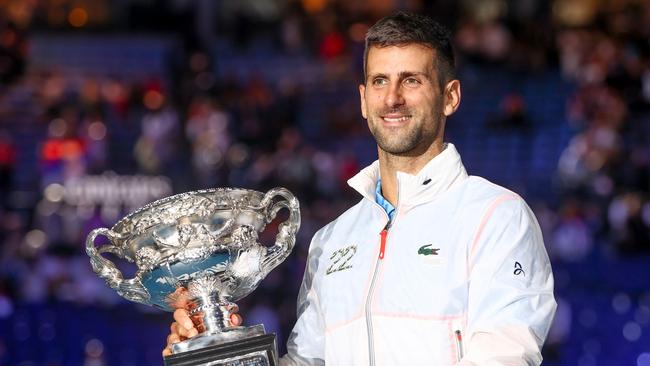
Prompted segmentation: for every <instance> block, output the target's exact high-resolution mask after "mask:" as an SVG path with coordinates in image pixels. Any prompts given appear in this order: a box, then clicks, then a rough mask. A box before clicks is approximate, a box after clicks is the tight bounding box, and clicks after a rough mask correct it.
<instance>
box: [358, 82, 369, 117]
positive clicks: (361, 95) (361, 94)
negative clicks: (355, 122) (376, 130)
mask: <svg viewBox="0 0 650 366" xmlns="http://www.w3.org/2000/svg"><path fill="white" fill-rule="evenodd" d="M365 96H366V86H365V85H363V84H359V98H360V99H361V115H362V116H363V118H365V119H368V112H367V111H366V98H365Z"/></svg>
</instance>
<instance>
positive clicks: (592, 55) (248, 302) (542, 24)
mask: <svg viewBox="0 0 650 366" xmlns="http://www.w3.org/2000/svg"><path fill="white" fill-rule="evenodd" d="M399 9H405V10H411V11H416V12H421V13H425V14H429V15H431V16H433V17H434V18H435V19H437V20H439V21H440V22H442V23H444V24H446V25H447V26H449V27H450V28H451V29H452V30H453V32H454V39H455V44H456V47H457V53H458V69H459V77H460V79H461V82H462V88H463V89H462V91H463V99H462V103H461V107H460V110H459V111H458V112H457V113H456V114H455V115H454V116H453V117H452V118H450V120H449V121H448V124H447V136H448V141H451V142H453V143H454V144H456V146H457V148H458V150H459V151H460V153H461V155H462V156H463V159H464V162H465V164H466V166H467V169H468V171H469V172H470V174H474V175H481V176H484V177H486V178H488V179H490V180H492V181H494V182H496V183H499V184H502V185H504V186H506V187H508V188H510V189H512V190H514V191H516V192H518V193H519V194H521V195H522V196H523V197H524V198H525V199H526V200H527V202H528V203H529V204H530V205H531V207H532V208H533V209H534V211H535V213H536V215H537V217H538V220H539V222H540V225H541V227H542V230H543V233H544V238H545V243H546V245H547V249H548V252H549V255H550V257H551V260H552V263H553V267H554V273H555V279H556V296H557V300H558V303H559V307H558V312H557V315H556V319H555V323H554V326H553V328H552V330H551V333H550V335H549V339H548V341H547V344H546V347H545V349H544V357H545V361H544V365H580V366H593V365H617V366H618V365H637V366H648V365H650V327H649V324H650V270H649V269H648V265H649V264H650V260H649V259H650V239H649V237H650V235H649V227H650V201H649V197H648V188H649V187H650V176H649V170H648V163H649V161H650V144H648V138H649V137H650V109H649V102H650V41H649V40H650V3H648V2H647V1H633V0H629V1H613V0H611V1H605V0H601V1H598V0H562V1H560V0H556V1H546V0H519V1H516V0H511V1H506V0H475V1H470V0H463V1H452V0H441V1H432V2H427V1H418V0H401V1H400V0H372V1H333V0H302V1H291V0H285V1H281V0H257V1H253V0H246V1H236V0H221V1H211V0H167V1H153V0H121V1H108V0H93V1H90V0H85V1H84V0H78V1H73V0H28V1H25V0H20V1H19V0H14V1H11V0H0V203H1V205H0V365H20V366H28V365H29V366H36V365H48V366H54V365H88V366H92V365H160V364H161V363H162V361H161V356H160V352H161V350H162V348H163V346H164V343H165V337H166V335H167V334H168V326H169V324H170V322H171V314H168V313H162V312H160V311H157V310H155V309H153V308H150V307H145V306H140V305H135V304H132V303H128V302H127V301H125V300H123V299H121V298H120V297H118V296H117V295H116V294H115V293H114V292H113V291H112V290H110V289H109V288H108V287H107V286H106V285H105V284H104V283H103V282H102V281H101V280H100V279H99V278H97V276H96V275H95V274H94V273H93V272H92V270H91V268H90V266H89V262H88V258H87V256H86V255H85V254H84V242H85V237H86V235H87V233H88V232H89V231H90V230H92V229H93V228H96V227H101V226H112V225H113V224H114V223H115V222H116V221H117V220H118V219H119V218H120V217H122V216H123V215H125V214H126V213H128V212H129V211H131V210H133V209H135V208H137V207H139V206H141V205H142V204H144V203H146V202H149V201H152V200H155V199H157V198H160V197H163V196H167V195H170V194H172V193H179V192H183V191H187V190H193V189H199V188H208V187H223V186H234V187H246V188H251V189H257V190H263V191H265V190H267V189H269V188H271V187H274V186H285V187H287V188H289V189H290V190H291V191H293V192H294V193H295V194H296V195H297V196H298V198H299V199H300V202H301V206H302V216H303V224H302V228H301V230H300V233H299V237H298V241H297V244H296V248H295V250H294V253H293V254H292V255H291V257H290V258H289V259H288V260H287V261H286V262H285V263H283V264H282V265H281V266H280V267H278V268H277V269H276V270H275V271H273V272H272V273H271V274H270V275H269V276H268V277H267V278H266V279H265V280H264V282H263V284H262V286H261V287H260V288H259V289H258V290H256V291H255V292H254V293H253V294H252V295H250V296H249V297H247V298H246V299H244V300H242V301H241V302H240V306H241V311H242V313H243V314H244V315H245V318H246V322H247V323H249V324H256V323H260V322H263V323H264V324H265V325H266V327H267V329H269V330H271V331H275V332H277V334H278V336H279V344H280V346H281V348H284V343H285V341H286V337H287V335H288V334H289V331H290V329H291V327H292V325H293V322H294V321H295V299H296V294H297V289H298V286H299V283H300V280H301V278H302V273H303V269H304V263H305V258H306V252H307V246H308V244H309V240H310V238H311V235H312V234H313V233H314V232H315V231H316V230H317V229H318V228H320V227H321V226H323V225H324V224H326V223H327V222H328V221H329V220H331V219H332V218H334V217H336V215H337V214H339V213H341V212H342V211H343V210H345V209H346V208H347V207H349V206H350V205H352V204H353V203H355V202H356V201H357V200H358V199H359V197H358V195H357V194H355V193H354V192H353V191H352V190H351V189H350V188H349V187H347V185H346V180H347V179H348V178H350V177H351V176H352V175H353V174H354V173H356V172H357V171H358V170H359V169H360V168H361V167H363V166H365V165H366V164H368V163H370V162H372V160H374V159H375V157H376V151H375V145H374V142H373V140H372V138H371V136H370V135H369V133H368V132H367V128H366V126H365V122H364V121H363V119H362V118H361V116H360V113H359V105H358V104H359V102H358V98H359V97H358V92H357V84H358V82H359V80H360V78H361V72H362V63H361V58H362V52H363V36H364V33H365V31H366V29H367V28H368V27H369V26H370V25H371V24H372V23H374V21H376V20H377V19H379V18H380V17H382V16H384V15H387V14H390V13H392V12H394V11H396V10H399ZM273 226H274V225H271V227H270V228H269V230H267V232H265V234H264V238H265V241H266V242H269V241H270V240H271V239H272V237H273V236H274V235H275V233H274V232H273V230H274V229H275V227H273ZM127 267H128V266H127ZM124 269H125V271H126V273H127V276H128V275H129V271H131V272H130V274H132V272H133V269H132V268H126V267H125V268H124Z"/></svg>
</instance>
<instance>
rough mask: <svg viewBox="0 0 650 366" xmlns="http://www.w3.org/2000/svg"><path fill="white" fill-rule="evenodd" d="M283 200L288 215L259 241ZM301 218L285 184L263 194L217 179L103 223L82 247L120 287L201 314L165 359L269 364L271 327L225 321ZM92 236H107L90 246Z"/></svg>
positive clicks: (129, 294)
mask: <svg viewBox="0 0 650 366" xmlns="http://www.w3.org/2000/svg"><path fill="white" fill-rule="evenodd" d="M283 208H286V209H288V210H289V217H288V219H287V220H285V221H284V222H282V223H281V224H280V225H279V232H278V234H277V236H276V240H275V244H274V245H272V246H269V247H267V246H263V245H260V243H259V242H258V233H259V232H261V231H263V230H264V227H265V226H266V224H268V223H269V222H271V221H272V220H273V219H274V218H275V216H276V214H277V213H278V211H280V210H281V209H283ZM299 227H300V208H299V204H298V200H297V199H296V198H295V197H294V196H293V195H292V194H291V192H289V191H288V190H286V189H284V188H274V189H271V190H270V191H268V192H267V193H266V194H264V193H261V192H257V191H252V190H246V189H235V188H216V189H208V190H201V191H194V192H188V193H182V194H178V195H175V196H171V197H167V198H163V199H161V200H158V201H155V202H153V203H150V204H148V205H146V206H144V207H142V208H140V209H138V210H137V211H135V212H133V213H131V214H129V215H127V216H126V217H124V218H123V219H121V220H120V221H119V222H118V223H116V224H115V225H114V226H113V227H112V228H111V229H107V228H100V229H95V230H93V231H92V232H91V233H90V234H89V235H88V238H87V240H86V253H88V255H89V256H90V263H91V264H92V267H93V270H94V271H95V273H97V275H99V277H101V278H103V279H104V280H105V281H106V283H107V284H108V285H109V286H110V287H111V288H112V289H114V290H116V291H117V293H118V294H119V295H120V296H122V297H124V298H126V299H128V300H131V301H135V302H139V303H142V304H147V305H153V306H155V307H158V308H160V309H163V310H166V311H174V310H175V309H176V308H178V307H185V308H188V309H190V315H191V316H200V317H202V319H203V324H204V327H205V329H204V330H203V329H201V330H202V332H201V334H199V335H198V336H196V337H194V338H191V339H189V340H186V341H183V342H180V343H176V344H175V345H174V346H173V348H172V352H173V355H172V356H169V357H167V358H166V359H165V364H166V365H210V366H216V365H219V366H238V365H275V364H277V351H276V345H275V336H274V335H273V334H266V333H265V331H264V326H263V325H261V324H259V325H255V326H252V327H242V326H234V325H232V324H231V322H230V311H231V310H232V309H233V308H235V307H236V305H235V304H234V302H235V301H237V300H239V299H241V298H243V297H245V296H246V295H248V294H249V293H251V292H252V291H253V290H254V289H255V288H257V286H258V285H259V283H260V281H262V279H264V277H266V275H267V274H268V273H269V272H270V271H271V270H272V269H273V268H275V267H276V266H277V265H278V264H280V263H282V261H284V260H285V259H286V258H287V256H288V255H289V253H290V252H291V250H292V249H293V246H294V243H295V241H296V232H297V230H298V228H299ZM100 235H103V236H105V237H107V238H108V239H109V241H110V243H108V244H105V245H101V246H96V245H95V239H96V238H97V236H100ZM102 253H112V254H114V255H116V256H118V257H120V258H123V259H125V260H127V261H129V262H134V263H135V265H136V267H137V272H136V273H135V276H134V277H133V278H131V279H124V277H123V275H122V273H121V272H120V270H119V269H118V268H116V266H115V265H114V264H113V262H111V261H110V260H109V259H107V258H105V257H103V256H102V255H101V254H102Z"/></svg>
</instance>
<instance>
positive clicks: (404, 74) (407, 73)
mask: <svg viewBox="0 0 650 366" xmlns="http://www.w3.org/2000/svg"><path fill="white" fill-rule="evenodd" d="M409 76H422V77H425V78H427V79H431V77H430V75H429V74H428V73H426V72H421V71H400V72H399V73H397V78H398V79H405V78H407V77H409ZM375 78H388V75H386V74H384V73H381V72H379V73H375V74H369V75H368V80H370V79H375Z"/></svg>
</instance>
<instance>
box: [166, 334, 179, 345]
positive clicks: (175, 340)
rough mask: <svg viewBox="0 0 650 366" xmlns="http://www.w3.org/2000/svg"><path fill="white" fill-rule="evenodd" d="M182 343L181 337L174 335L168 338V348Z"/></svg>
mask: <svg viewBox="0 0 650 366" xmlns="http://www.w3.org/2000/svg"><path fill="white" fill-rule="evenodd" d="M180 341H181V336H179V335H178V334H173V333H172V334H170V335H168V336H167V347H171V345H172V344H174V343H178V342H180Z"/></svg>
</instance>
